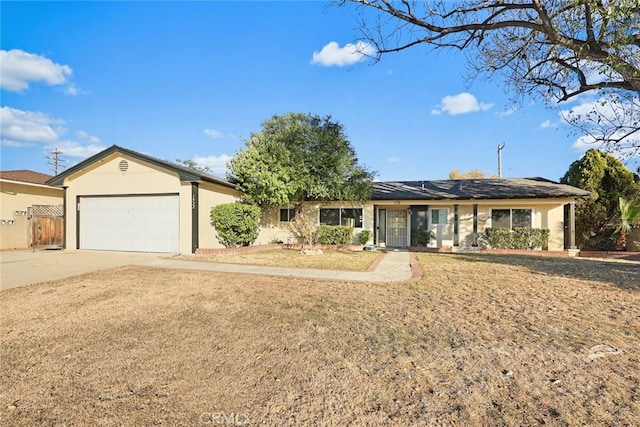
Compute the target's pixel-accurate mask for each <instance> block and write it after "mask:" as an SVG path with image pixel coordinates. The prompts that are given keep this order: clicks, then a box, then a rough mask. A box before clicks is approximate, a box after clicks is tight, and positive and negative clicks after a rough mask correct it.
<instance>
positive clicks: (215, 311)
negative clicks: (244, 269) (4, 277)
mask: <svg viewBox="0 0 640 427" xmlns="http://www.w3.org/2000/svg"><path fill="white" fill-rule="evenodd" d="M417 258H418V260H419V262H420V264H421V268H422V274H423V279H422V280H420V281H417V282H414V283H406V284H366V283H337V282H326V281H315V280H307V279H296V278H287V279H286V280H284V279H282V278H264V277H259V276H250V275H228V274H220V273H215V274H210V273H206V272H200V271H175V270H157V269H150V268H142V267H123V268H119V269H114V270H109V271H103V272H98V273H92V274H87V275H83V276H77V277H74V278H72V279H67V280H61V281H56V282H49V283H45V284H40V285H35V286H30V287H25V288H19V289H12V290H8V291H4V292H2V293H0V304H1V308H2V309H1V310H0V324H1V325H2V328H1V329H0V338H1V347H0V360H1V361H2V371H1V373H0V375H1V377H0V416H1V418H0V420H1V422H2V424H3V425H25V426H26V425H34V424H35V425H62V424H67V425H80V424H85V425H98V426H99V425H152V424H158V425H205V424H209V425H211V424H224V423H227V424H230V423H236V424H241V423H245V422H246V423H249V424H250V425H257V424H264V425H353V424H356V425H535V424H547V425H584V424H589V425H634V424H635V423H636V422H637V419H638V414H640V359H639V358H638V352H639V351H640V338H639V337H640V325H639V322H638V318H640V293H639V292H638V291H637V290H634V289H633V288H631V287H622V286H617V285H615V284H613V283H611V281H610V280H608V281H600V280H595V279H594V280H585V279H584V278H582V277H573V276H570V275H560V274H555V273H551V272H550V271H553V270H555V269H556V267H554V266H553V265H554V264H553V263H556V262H558V261H559V260H558V259H536V261H537V262H542V263H548V264H544V265H540V264H536V265H532V266H527V265H525V263H524V262H523V261H522V260H519V261H518V262H517V263H516V262H513V263H511V264H509V263H506V262H493V263H492V262H487V261H486V258H485V259H484V260H482V261H478V260H474V259H472V258H469V257H466V258H463V257H460V256H452V255H423V254H419V255H417ZM503 261H504V259H503ZM575 262H576V263H580V261H575ZM612 265H615V264H607V263H602V266H601V268H602V269H603V270H606V269H609V268H611V266H612ZM610 274H611V275H613V274H616V271H614V270H610ZM602 275H604V272H603V273H602ZM636 277H637V276H636ZM632 278H633V277H632ZM594 355H597V357H594Z"/></svg>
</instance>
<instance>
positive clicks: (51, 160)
mask: <svg viewBox="0 0 640 427" xmlns="http://www.w3.org/2000/svg"><path fill="white" fill-rule="evenodd" d="M48 154H49V155H48V156H46V159H47V164H48V165H49V166H50V167H51V168H52V169H53V174H54V175H56V176H57V175H58V170H59V169H60V168H62V169H64V168H66V167H67V166H66V163H68V162H69V161H68V160H66V159H61V158H60V155H61V154H64V153H63V152H62V151H60V150H58V149H57V148H56V149H55V150H53V151H52V152H51V153H48Z"/></svg>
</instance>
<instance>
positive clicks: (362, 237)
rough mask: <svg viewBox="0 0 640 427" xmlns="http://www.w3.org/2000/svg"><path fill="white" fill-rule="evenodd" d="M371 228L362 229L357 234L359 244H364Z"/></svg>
mask: <svg viewBox="0 0 640 427" xmlns="http://www.w3.org/2000/svg"><path fill="white" fill-rule="evenodd" d="M371 234H373V233H371V230H362V231H361V232H360V234H359V235H358V241H359V242H360V244H361V245H366V244H367V242H368V241H369V239H370V238H371Z"/></svg>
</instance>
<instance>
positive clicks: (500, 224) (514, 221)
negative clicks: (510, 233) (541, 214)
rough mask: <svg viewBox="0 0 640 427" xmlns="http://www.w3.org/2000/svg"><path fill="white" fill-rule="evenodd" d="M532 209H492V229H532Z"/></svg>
mask: <svg viewBox="0 0 640 427" xmlns="http://www.w3.org/2000/svg"><path fill="white" fill-rule="evenodd" d="M532 217H533V215H532V212H531V209H492V210H491V227H494V228H515V227H531V218H532Z"/></svg>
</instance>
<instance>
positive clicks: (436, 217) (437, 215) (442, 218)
mask: <svg viewBox="0 0 640 427" xmlns="http://www.w3.org/2000/svg"><path fill="white" fill-rule="evenodd" d="M448 217H449V210H448V209H431V225H442V224H447V222H448Z"/></svg>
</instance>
